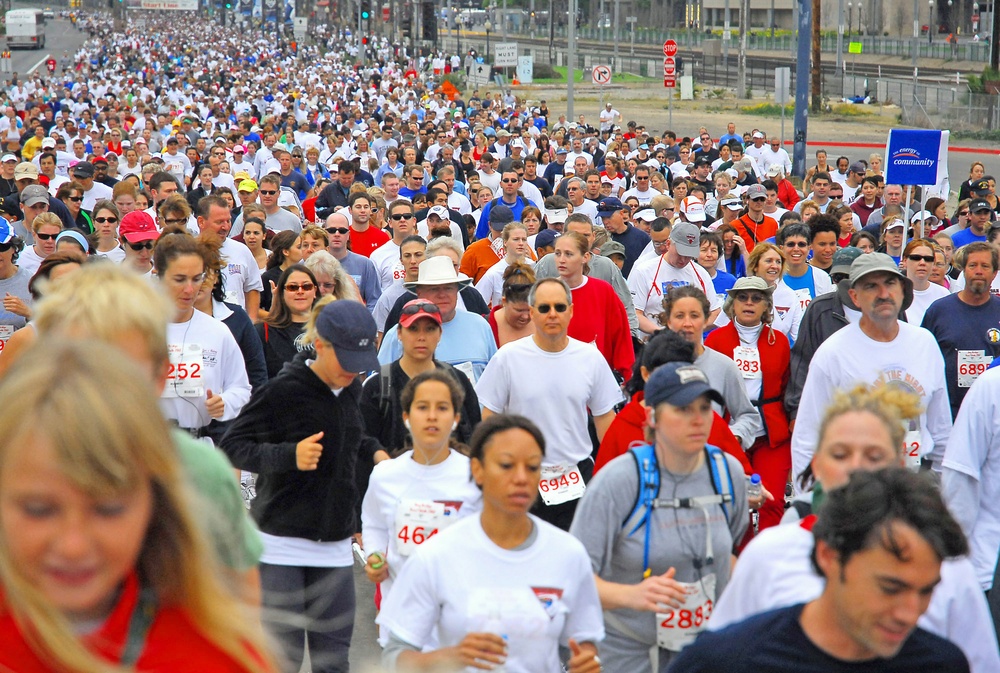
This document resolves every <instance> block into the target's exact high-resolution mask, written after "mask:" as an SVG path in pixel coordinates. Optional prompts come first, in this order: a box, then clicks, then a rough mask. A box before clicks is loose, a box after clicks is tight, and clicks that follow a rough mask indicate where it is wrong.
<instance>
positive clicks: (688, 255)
mask: <svg viewBox="0 0 1000 673" xmlns="http://www.w3.org/2000/svg"><path fill="white" fill-rule="evenodd" d="M701 218H702V221H703V220H704V218H705V215H704V212H702V213H701ZM700 242H701V231H700V230H699V229H698V227H697V225H695V224H692V223H690V222H678V223H677V224H675V225H674V226H673V227H672V228H671V230H670V238H669V239H668V240H667V241H666V243H665V246H664V247H665V249H664V252H663V254H661V255H659V256H657V257H656V258H655V259H647V260H645V261H643V262H639V263H637V264H636V265H635V266H634V267H632V271H631V273H629V276H628V289H629V292H630V293H631V294H632V303H633V304H634V305H635V312H636V314H637V315H638V316H639V329H641V330H642V331H643V332H645V333H646V334H652V333H653V332H656V331H658V330H659V329H660V325H658V324H657V321H656V316H658V315H659V314H660V313H662V312H663V295H665V294H666V293H667V291H668V290H669V289H670V288H672V287H677V286H681V285H694V286H695V287H697V288H700V289H701V291H702V292H704V293H705V296H706V297H707V298H708V304H709V306H710V307H711V311H712V312H711V313H710V314H709V316H708V322H707V323H706V324H708V325H711V324H712V323H713V322H715V318H716V317H717V316H718V315H719V311H720V310H721V309H722V300H721V299H720V298H719V296H718V295H717V294H716V293H715V285H714V284H713V283H712V277H711V276H709V275H708V272H707V271H705V269H703V268H701V266H699V265H698V264H695V261H696V260H697V259H698V256H699V254H700V253H701V247H700Z"/></svg>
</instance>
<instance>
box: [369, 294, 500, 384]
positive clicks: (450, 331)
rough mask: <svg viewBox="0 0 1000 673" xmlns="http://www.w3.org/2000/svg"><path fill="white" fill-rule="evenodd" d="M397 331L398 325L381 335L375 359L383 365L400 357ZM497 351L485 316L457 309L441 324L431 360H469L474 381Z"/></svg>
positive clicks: (454, 363)
mask: <svg viewBox="0 0 1000 673" xmlns="http://www.w3.org/2000/svg"><path fill="white" fill-rule="evenodd" d="M398 331H399V325H395V326H393V328H392V329H390V330H389V331H388V332H386V333H385V336H384V337H382V347H381V348H379V351H378V361H379V362H380V363H382V364H384V365H385V364H389V363H390V362H395V361H396V360H398V359H399V358H401V357H403V344H402V343H401V342H400V341H399V337H398V336H396V333H397V332H398ZM496 352H497V344H496V341H495V340H494V339H493V330H492V329H490V324H489V323H488V322H486V319H485V318H483V317H482V316H480V315H476V314H475V313H469V312H468V311H462V310H458V311H455V317H454V318H452V319H451V320H449V321H448V322H446V323H443V324H442V325H441V341H439V342H438V347H437V350H435V351H434V359H435V360H439V361H441V362H447V363H448V364H450V365H452V366H454V367H458V366H459V365H464V364H465V363H467V362H471V363H472V371H473V374H474V377H473V378H472V382H473V383H475V382H476V381H478V380H479V377H480V376H482V374H483V370H484V369H486V365H487V363H489V361H490V358H492V357H493V355H494V354H495V353H496Z"/></svg>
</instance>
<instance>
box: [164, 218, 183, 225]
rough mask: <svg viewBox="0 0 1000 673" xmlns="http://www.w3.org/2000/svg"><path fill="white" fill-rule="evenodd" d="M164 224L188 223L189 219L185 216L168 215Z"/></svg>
mask: <svg viewBox="0 0 1000 673" xmlns="http://www.w3.org/2000/svg"><path fill="white" fill-rule="evenodd" d="M163 223H164V224H187V219H186V218H183V217H174V218H170V217H167V218H165V219H164V220H163Z"/></svg>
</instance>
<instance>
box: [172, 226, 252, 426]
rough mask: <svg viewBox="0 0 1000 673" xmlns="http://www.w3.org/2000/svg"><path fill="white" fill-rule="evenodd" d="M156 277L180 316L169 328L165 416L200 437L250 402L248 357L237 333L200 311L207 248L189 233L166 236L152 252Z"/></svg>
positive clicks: (237, 412)
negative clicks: (200, 293) (216, 422)
mask: <svg viewBox="0 0 1000 673" xmlns="http://www.w3.org/2000/svg"><path fill="white" fill-rule="evenodd" d="M153 266H154V268H155V269H156V276H157V278H158V279H159V281H160V283H162V285H163V288H164V289H165V290H166V291H167V295H168V297H169V298H170V300H171V301H172V302H173V304H174V306H175V309H176V312H175V313H174V318H173V320H172V321H171V322H170V323H168V324H167V342H168V344H169V350H170V365H171V366H170V372H169V374H168V376H167V385H166V387H165V388H164V391H163V394H162V395H161V407H162V409H163V414H164V416H166V417H167V419H169V420H171V421H173V422H174V423H176V424H177V427H179V428H181V429H182V430H186V431H187V432H189V433H191V434H192V435H194V436H196V437H204V436H206V435H207V427H208V425H209V423H211V422H212V420H219V421H229V420H232V419H233V418H236V416H237V415H238V414H239V412H240V410H241V409H242V408H243V405H245V404H246V403H247V401H248V400H249V399H250V381H249V379H248V378H247V372H246V368H245V366H244V362H243V354H242V353H241V352H240V348H239V345H238V344H237V343H236V339H235V338H233V335H232V333H231V332H230V331H229V330H228V329H227V328H226V326H225V325H223V324H222V322H221V321H219V320H216V319H215V318H210V317H209V316H207V315H205V314H204V313H202V312H201V311H198V310H195V301H196V300H197V298H198V293H199V292H200V291H201V289H202V284H203V283H204V281H205V276H206V274H205V268H206V264H205V250H204V249H203V247H202V246H201V245H200V244H199V243H198V242H197V241H196V240H195V239H194V238H192V237H191V236H190V235H188V234H186V233H174V234H167V235H165V236H163V237H162V238H161V239H160V240H159V241H158V242H157V244H156V248H155V250H154V251H153Z"/></svg>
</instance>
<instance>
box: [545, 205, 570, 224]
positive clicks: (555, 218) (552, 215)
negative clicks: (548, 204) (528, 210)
mask: <svg viewBox="0 0 1000 673" xmlns="http://www.w3.org/2000/svg"><path fill="white" fill-rule="evenodd" d="M568 217H569V210H568V209H567V208H550V209H547V210H546V211H545V220H546V221H547V222H550V223H553V224H561V223H563V222H565V221H566V219H567V218H568Z"/></svg>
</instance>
